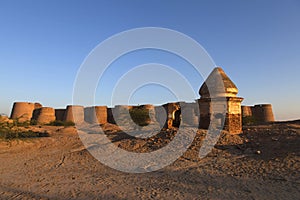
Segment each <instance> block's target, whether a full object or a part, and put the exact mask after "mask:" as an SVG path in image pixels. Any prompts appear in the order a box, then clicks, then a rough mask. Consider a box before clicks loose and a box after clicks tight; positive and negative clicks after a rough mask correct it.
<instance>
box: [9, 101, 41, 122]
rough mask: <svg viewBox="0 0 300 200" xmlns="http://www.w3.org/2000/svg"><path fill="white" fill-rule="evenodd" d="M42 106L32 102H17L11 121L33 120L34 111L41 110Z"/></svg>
mask: <svg viewBox="0 0 300 200" xmlns="http://www.w3.org/2000/svg"><path fill="white" fill-rule="evenodd" d="M41 106H42V105H41V104H39V103H30V102H15V103H14V105H13V109H12V112H11V116H10V118H11V119H18V121H19V122H25V121H30V120H31V118H32V114H33V110H34V109H36V108H40V107H41Z"/></svg>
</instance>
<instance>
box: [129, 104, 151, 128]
mask: <svg viewBox="0 0 300 200" xmlns="http://www.w3.org/2000/svg"><path fill="white" fill-rule="evenodd" d="M129 114H130V117H131V119H132V120H133V121H134V123H136V124H137V125H139V126H147V125H148V124H149V123H150V121H151V119H150V117H149V110H148V109H144V108H132V109H130V110H129Z"/></svg>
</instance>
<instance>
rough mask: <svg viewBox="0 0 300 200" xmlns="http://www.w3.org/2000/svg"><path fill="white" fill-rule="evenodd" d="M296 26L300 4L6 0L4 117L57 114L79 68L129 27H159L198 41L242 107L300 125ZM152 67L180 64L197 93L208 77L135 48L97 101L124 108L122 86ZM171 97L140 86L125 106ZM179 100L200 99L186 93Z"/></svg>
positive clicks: (0, 90)
mask: <svg viewBox="0 0 300 200" xmlns="http://www.w3.org/2000/svg"><path fill="white" fill-rule="evenodd" d="M299 21H300V1H297V0H287V1H277V0H264V1H260V0H252V1H239V0H236V1H230V0H228V1H221V0H218V1H217V0H203V1H201V0H199V1H190V0H187V1H177V0H172V1H171V0H163V1H159V0H152V1H138V0H127V1H121V0H120V1H115V0H112V1H92V0H86V1H84V0H81V1H80V0H59V1H56V0H51V1H50V0H48V1H46V0H45V1H40V0H0V85H1V87H0V95H1V96H0V113H5V114H7V115H9V114H10V110H11V107H12V104H13V102H15V101H29V102H40V103H42V104H43V105H44V106H50V107H55V108H63V107H65V106H66V105H68V104H72V102H73V100H72V95H73V88H74V83H75V81H76V77H77V74H78V71H79V69H80V66H81V65H82V63H83V62H84V60H85V59H86V57H87V56H88V55H89V53H90V52H91V51H92V50H93V49H94V48H95V47H97V45H99V44H100V43H101V42H103V41H105V40H106V39H107V38H109V37H111V36H113V35H115V34H118V33H120V32H123V31H127V30H130V29H134V28H143V27H162V28H167V29H172V30H175V31H178V32H181V33H183V34H185V35H187V36H189V37H191V38H193V39H194V40H195V41H197V42H198V43H199V44H201V45H202V47H203V48H204V49H205V50H206V51H207V53H208V54H209V55H210V57H211V58H212V59H213V61H214V63H215V64H216V65H217V66H221V67H222V68H223V69H224V71H225V72H226V73H227V74H228V76H229V77H230V78H231V79H232V80H233V82H234V83H235V84H236V85H237V87H238V88H239V94H238V96H240V97H243V98H244V101H243V104H244V105H254V104H260V103H271V104H272V105H273V109H274V113H275V118H276V119H277V120H292V119H299V118H300V106H299V99H300V90H299V86H300V78H299V74H300V66H299V63H300V23H299ZM147 63H161V64H163V65H168V66H170V67H172V68H174V69H175V70H176V71H178V72H179V73H181V74H183V75H184V77H185V78H186V79H188V80H189V81H190V83H191V86H192V88H193V89H194V90H195V91H196V92H197V91H198V89H199V87H200V86H201V85H202V83H203V81H204V79H205V77H201V76H198V75H197V74H196V73H195V72H194V71H193V68H192V66H191V64H190V63H188V62H186V61H185V60H184V59H182V58H180V57H178V56H177V55H174V54H172V53H170V52H164V51H159V50H155V49H146V50H142V51H135V52H131V53H128V54H126V55H123V56H122V57H120V58H119V59H118V60H116V61H115V62H113V63H112V64H111V66H110V67H109V68H108V70H107V71H106V72H105V74H104V75H103V79H101V80H100V82H99V85H101V87H100V86H99V88H102V89H97V92H96V95H95V102H96V104H97V105H98V104H99V105H109V106H111V105H112V104H118V103H123V102H122V101H121V99H119V100H118V99H117V100H116V101H115V103H112V101H111V97H110V96H111V94H112V91H113V89H114V87H115V85H116V84H117V83H118V81H119V80H120V79H121V78H122V76H123V75H124V74H126V73H127V72H128V71H130V70H131V69H134V67H136V66H139V65H143V64H147ZM158 76H160V77H165V78H166V79H172V77H170V76H168V75H167V74H163V73H161V74H158ZM124 95H125V94H124ZM121 97H122V95H121V96H120V95H119V98H121ZM197 98H199V95H198V97H197ZM174 100H178V99H176V94H174V93H172V91H171V90H169V89H168V88H167V87H162V86H160V85H155V84H152V85H145V86H143V87H141V88H139V89H138V90H136V91H135V92H134V94H132V96H131V99H129V100H128V102H129V103H130V104H143V103H153V104H160V103H166V102H169V101H174ZM179 100H184V101H193V99H192V98H191V97H190V96H188V95H187V96H186V97H185V98H182V99H179Z"/></svg>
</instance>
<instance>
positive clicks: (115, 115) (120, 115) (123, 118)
mask: <svg viewBox="0 0 300 200" xmlns="http://www.w3.org/2000/svg"><path fill="white" fill-rule="evenodd" d="M131 108H133V106H126V105H117V106H115V107H114V108H110V109H108V111H107V112H108V113H107V116H108V121H109V122H110V123H114V124H118V125H122V126H127V125H129V124H130V123H131V121H132V120H131V117H130V114H129V110H130V109H131Z"/></svg>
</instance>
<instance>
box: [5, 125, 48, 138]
mask: <svg viewBox="0 0 300 200" xmlns="http://www.w3.org/2000/svg"><path fill="white" fill-rule="evenodd" d="M48 136H49V134H48V133H47V132H35V131H32V130H26V131H24V130H21V129H19V128H17V127H16V126H15V125H14V124H7V123H6V124H4V123H1V124H0V139H5V140H12V139H24V138H36V137H48Z"/></svg>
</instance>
